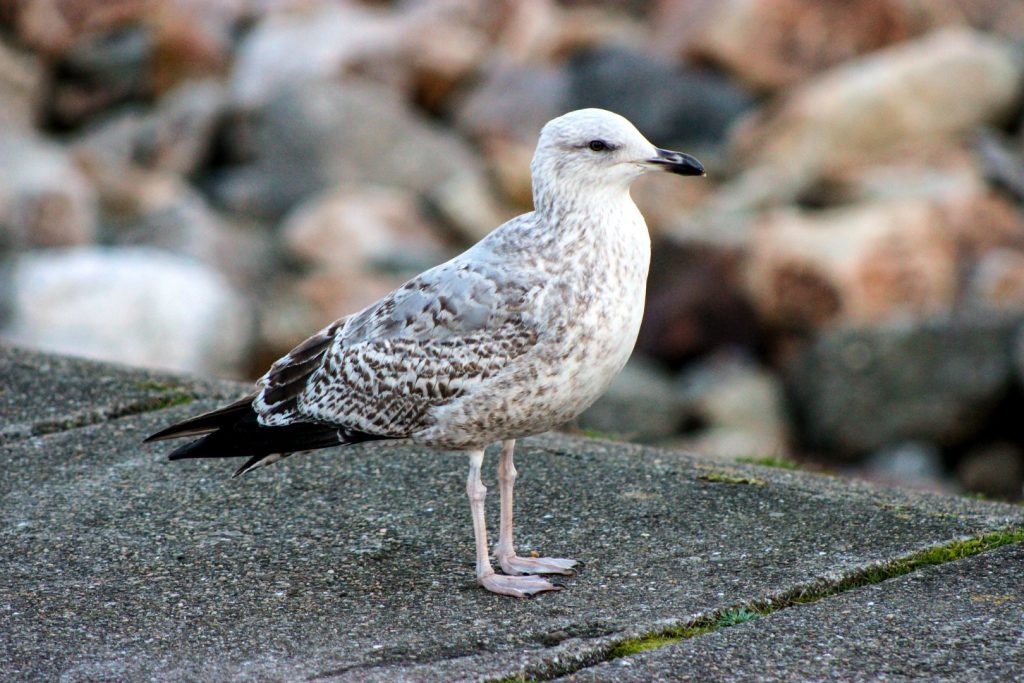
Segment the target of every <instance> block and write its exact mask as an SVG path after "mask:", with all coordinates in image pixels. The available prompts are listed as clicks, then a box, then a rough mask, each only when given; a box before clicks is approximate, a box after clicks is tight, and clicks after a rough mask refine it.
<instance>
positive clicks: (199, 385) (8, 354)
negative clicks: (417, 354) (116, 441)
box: [0, 344, 247, 444]
mask: <svg viewBox="0 0 1024 683" xmlns="http://www.w3.org/2000/svg"><path fill="white" fill-rule="evenodd" d="M0 377H3V382H2V383H0V444H3V443H4V442H7V441H12V440H15V439H21V438H25V437H28V436H33V435H38V434H49V433H52V432H58V431H63V430H66V429H73V428H75V427H80V426H82V425H86V424H93V423H96V422H101V421H103V420H108V419H112V418H117V417H122V416H124V415H131V414H133V413H140V412H146V411H150V410H155V409H158V408H160V407H163V406H167V405H171V404H174V403H180V402H185V401H190V400H192V399H193V398H194V397H198V396H219V397H224V398H228V397H235V396H241V395H244V392H245V391H246V390H247V387H246V385H244V384H241V383H237V382H227V381H217V380H203V379H197V378H188V377H183V376H180V375H171V374H167V373H159V372H149V371H146V370H137V369H133V368H126V367H124V366H120V365H115V364H111V363H99V362H96V361H90V360H85V359H81V358H70V357H67V356H55V355H51V354H44V353H38V352H35V351H29V350H27V349H20V348H15V347H10V346H5V345H3V344H0Z"/></svg>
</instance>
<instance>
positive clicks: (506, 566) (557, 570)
mask: <svg viewBox="0 0 1024 683" xmlns="http://www.w3.org/2000/svg"><path fill="white" fill-rule="evenodd" d="M498 563H499V564H500V565H501V570H502V571H503V572H505V573H506V574H511V575H516V574H566V575H571V574H575V573H576V572H575V571H574V570H573V567H575V566H576V565H577V564H579V563H578V562H577V561H576V560H563V559H561V558H558V557H519V556H518V555H515V554H508V555H498Z"/></svg>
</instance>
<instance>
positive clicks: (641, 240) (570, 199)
mask: <svg viewBox="0 0 1024 683" xmlns="http://www.w3.org/2000/svg"><path fill="white" fill-rule="evenodd" d="M534 210H535V211H536V213H537V214H538V215H539V216H540V217H541V218H542V219H543V221H544V222H545V223H546V224H547V225H548V226H549V229H548V231H547V233H548V238H549V239H550V240H551V246H552V247H557V246H564V247H565V248H566V249H571V250H572V249H581V248H587V247H590V248H600V247H603V246H609V245H611V244H615V243H619V244H623V243H633V244H635V245H637V247H638V248H639V247H644V248H646V250H647V252H648V253H649V250H650V237H649V235H648V232H647V224H646V223H645V222H644V219H643V216H641V215H640V210H639V209H637V207H636V204H634V203H633V198H632V197H630V196H629V186H628V185H623V186H621V187H619V186H602V187H585V186H581V187H578V188H576V190H575V191H572V192H564V191H562V192H536V191H535V193H534ZM641 251H642V249H641Z"/></svg>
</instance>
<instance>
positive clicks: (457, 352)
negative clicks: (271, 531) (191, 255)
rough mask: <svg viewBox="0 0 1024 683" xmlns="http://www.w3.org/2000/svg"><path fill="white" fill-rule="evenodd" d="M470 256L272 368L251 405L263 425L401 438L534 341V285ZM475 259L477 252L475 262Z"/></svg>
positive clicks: (347, 321)
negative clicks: (318, 426) (320, 426)
mask: <svg viewBox="0 0 1024 683" xmlns="http://www.w3.org/2000/svg"><path fill="white" fill-rule="evenodd" d="M467 255H468V253H467V254H464V255H463V257H460V258H458V259H455V260H453V261H450V262H448V263H446V264H443V265H441V266H438V267H437V268H434V269H432V270H430V271H427V272H426V273H423V274H422V275H420V276H419V277H417V278H415V279H414V280H411V281H410V282H408V283H406V284H405V285H404V286H403V287H401V288H400V289H398V290H396V291H395V292H393V293H391V294H390V295H388V296H387V297H385V298H384V299H382V300H381V301H379V302H378V303H377V304H375V305H373V306H371V307H369V308H367V309H365V310H363V311H361V312H360V313H357V314H355V315H352V316H349V317H348V318H345V319H343V320H339V321H338V322H336V323H334V324H333V325H331V326H329V327H327V328H325V329H324V330H323V331H321V332H320V333H319V334H317V335H315V336H313V337H310V339H308V340H306V341H305V342H303V343H302V344H300V345H299V346H298V347H296V348H295V349H294V350H293V351H292V352H290V353H289V354H288V355H287V356H285V357H284V358H282V359H281V360H279V361H278V362H276V363H274V365H273V366H272V367H271V369H270V371H269V372H268V373H267V374H266V375H265V376H264V377H263V378H261V379H260V381H259V387H260V393H259V395H258V396H257V399H256V401H255V402H254V406H255V408H256V410H257V412H258V413H259V416H260V422H261V423H262V424H265V425H268V426H275V425H286V424H292V423H294V422H296V421H310V420H312V421H317V422H323V423H327V424H333V425H338V426H340V427H346V428H349V429H355V430H359V431H363V432H367V433H370V434H378V435H382V436H394V437H402V436H407V435H408V434H410V433H411V432H413V431H415V430H417V429H420V428H422V427H424V426H426V424H427V422H428V412H429V410H430V409H431V408H432V407H435V406H438V405H443V404H444V403H446V402H448V401H451V400H453V399H454V398H456V397H458V396H461V395H463V394H464V393H465V392H467V391H473V390H475V389H477V388H478V387H479V386H480V385H481V384H482V383H484V382H486V381H487V379H488V378H490V377H492V376H493V375H494V374H496V373H497V372H500V371H501V370H502V369H503V368H505V367H507V365H508V363H509V362H510V361H512V360H513V359H515V358H517V357H519V356H520V355H522V354H523V353H525V352H527V351H528V350H529V349H530V348H531V347H532V346H533V345H534V344H535V343H536V341H537V337H538V329H537V325H536V322H535V320H534V318H533V317H532V316H531V315H530V314H529V311H530V310H532V308H533V306H534V305H535V304H536V302H535V297H536V295H537V293H538V292H539V291H540V290H541V289H542V284H543V283H542V282H539V281H533V280H531V279H530V278H529V277H528V276H527V275H518V276H517V277H508V276H507V274H505V273H504V272H502V271H500V270H499V269H497V268H495V267H491V266H489V265H488V261H487V260H486V259H481V262H472V261H470V260H469V259H466V258H464V257H466V256H467ZM477 256H479V255H477Z"/></svg>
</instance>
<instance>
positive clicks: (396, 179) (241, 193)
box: [212, 81, 496, 227]
mask: <svg viewBox="0 0 1024 683" xmlns="http://www.w3.org/2000/svg"><path fill="white" fill-rule="evenodd" d="M234 133H235V134H236V135H237V137H236V138H235V139H234V140H233V141H232V142H231V144H232V146H233V151H232V154H233V156H234V157H235V158H238V159H248V160H249V162H248V163H246V164H244V165H240V166H229V167H227V168H226V169H224V171H223V174H222V176H221V177H220V179H219V180H218V181H216V182H215V184H214V186H213V188H212V189H213V192H214V194H215V196H216V197H217V199H218V200H219V201H220V202H221V203H222V204H223V205H225V206H227V207H228V208H230V209H232V210H235V211H240V212H244V213H248V214H250V215H258V216H269V217H278V216H281V215H282V214H284V213H285V212H287V211H288V210H290V209H291V208H292V207H293V206H294V205H295V204H296V203H297V202H299V201H300V200H302V199H304V198H305V197H306V196H308V195H310V194H312V193H314V192H317V191H319V190H321V189H323V188H325V187H331V186H334V185H337V184H340V183H375V184H380V185H391V186H395V187H400V188H405V189H407V190H411V191H413V192H416V193H418V194H427V193H430V192H432V191H438V190H439V189H440V188H441V186H442V185H444V184H445V183H446V182H448V181H452V180H454V179H456V178H459V177H466V176H469V177H471V178H475V179H477V180H476V183H477V185H478V187H480V188H482V189H481V190H480V191H481V192H484V191H486V189H487V185H486V181H485V180H484V178H483V171H482V169H481V165H480V162H479V160H478V159H477V157H476V155H475V154H474V153H473V151H472V150H471V149H470V148H469V146H468V145H466V143H465V142H464V141H463V140H462V139H460V138H459V137H458V136H457V135H455V134H454V133H452V132H450V131H448V130H445V129H443V128H441V127H439V126H437V125H436V124H433V123H431V122H428V121H427V120H425V119H424V118H423V117H422V116H421V115H418V114H417V113H415V112H414V111H413V110H411V109H410V108H409V107H408V106H407V105H406V104H405V103H404V102H402V100H401V99H400V98H399V96H398V95H397V94H396V93H394V92H392V91H391V90H389V89H387V88H385V87H383V86H380V85H376V84H371V83H363V82H356V81H349V82H345V83H343V84H337V83H314V82H305V83H297V84H296V85H294V86H292V87H287V88H283V89H281V90H280V92H278V94H276V95H275V96H274V98H273V99H272V100H271V101H270V102H269V103H268V104H267V106H266V108H265V109H263V110H262V111H261V112H259V114H258V115H256V116H255V118H254V119H252V120H249V121H247V122H242V123H240V124H239V125H238V126H236V130H235V131H234ZM495 225H496V224H495ZM491 227H494V226H493V225H492V226H491Z"/></svg>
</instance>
